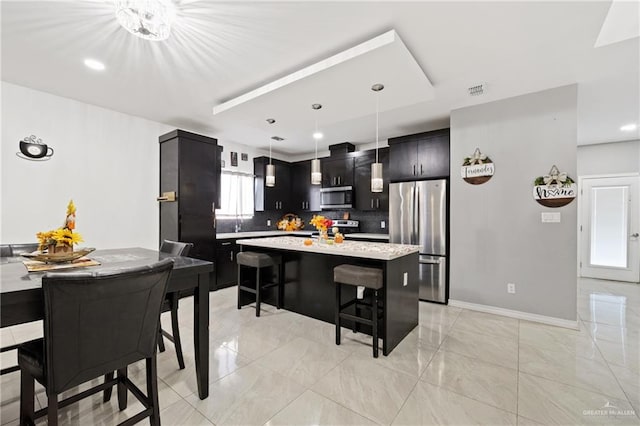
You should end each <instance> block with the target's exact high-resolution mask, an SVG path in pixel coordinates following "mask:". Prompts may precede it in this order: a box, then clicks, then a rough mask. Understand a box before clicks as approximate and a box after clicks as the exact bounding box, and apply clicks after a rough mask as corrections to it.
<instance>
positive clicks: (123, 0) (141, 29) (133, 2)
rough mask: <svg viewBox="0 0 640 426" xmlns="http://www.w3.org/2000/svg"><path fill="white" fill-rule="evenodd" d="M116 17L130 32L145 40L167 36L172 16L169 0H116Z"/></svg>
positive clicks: (172, 11)
mask: <svg viewBox="0 0 640 426" xmlns="http://www.w3.org/2000/svg"><path fill="white" fill-rule="evenodd" d="M116 18H118V23H120V25H122V26H123V27H124V28H125V29H126V30H127V31H129V32H130V33H131V34H134V35H137V36H138V37H141V38H143V39H145V40H152V41H161V40H166V39H168V38H169V34H170V33H171V23H172V22H173V18H174V10H173V4H172V3H171V1H170V0H116Z"/></svg>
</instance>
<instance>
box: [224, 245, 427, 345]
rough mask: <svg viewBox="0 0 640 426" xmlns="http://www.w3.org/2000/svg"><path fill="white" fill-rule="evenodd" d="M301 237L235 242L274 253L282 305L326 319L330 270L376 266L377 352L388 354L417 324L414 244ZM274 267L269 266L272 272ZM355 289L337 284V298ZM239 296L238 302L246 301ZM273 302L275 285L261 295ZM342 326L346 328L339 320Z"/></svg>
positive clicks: (331, 294)
mask: <svg viewBox="0 0 640 426" xmlns="http://www.w3.org/2000/svg"><path fill="white" fill-rule="evenodd" d="M304 241H305V238H300V237H291V236H287V237H270V238H257V239H245V240H238V241H237V242H236V243H237V244H238V245H240V246H242V250H243V251H259V252H265V253H274V254H279V255H281V256H282V258H283V264H284V268H283V269H284V283H285V285H284V304H283V306H284V308H285V309H287V310H290V311H293V312H297V313H299V314H302V315H306V316H308V317H312V318H316V319H319V320H322V321H326V322H329V323H333V322H334V309H335V284H334V283H333V268H334V267H335V266H338V265H342V264H353V265H358V266H366V267H373V268H380V269H382V271H383V277H384V286H383V295H382V300H383V304H384V308H385V309H384V312H385V313H384V317H383V319H382V321H381V322H380V328H381V329H380V330H379V336H381V337H382V338H383V339H384V345H383V353H384V355H388V354H389V353H390V352H391V351H392V350H393V348H395V347H396V346H397V345H398V343H400V342H401V341H402V339H404V337H405V336H406V335H407V334H409V332H411V330H413V329H414V328H415V326H417V325H418V276H417V275H418V246H410V245H402V244H388V243H377V242H363V241H344V242H343V243H342V244H326V243H320V242H319V241H318V240H315V239H314V240H313V243H312V244H311V245H305V244H304ZM276 272H277V271H275V270H274V274H275V273H276ZM355 294H356V288H355V287H353V286H342V300H350V299H352V298H353V297H355ZM250 296H251V295H246V294H243V295H242V297H241V301H242V304H246V303H251V302H252V301H253V299H251V297H250ZM264 301H265V302H266V303H270V304H273V305H275V289H273V292H271V293H269V292H268V291H267V293H266V294H265V296H264ZM343 326H344V327H347V328H349V327H352V324H351V323H350V322H349V321H346V320H344V321H343ZM358 331H360V332H363V333H367V334H371V328H370V327H367V326H364V325H358Z"/></svg>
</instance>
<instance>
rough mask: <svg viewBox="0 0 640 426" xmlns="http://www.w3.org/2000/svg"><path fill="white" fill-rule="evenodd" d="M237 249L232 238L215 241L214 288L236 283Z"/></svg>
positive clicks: (238, 249)
mask: <svg viewBox="0 0 640 426" xmlns="http://www.w3.org/2000/svg"><path fill="white" fill-rule="evenodd" d="M238 251H240V248H239V247H238V245H237V244H236V240H234V239H229V240H226V239H225V240H218V241H217V242H216V289H221V288H225V287H231V286H233V285H236V281H237V267H236V255H237V254H238Z"/></svg>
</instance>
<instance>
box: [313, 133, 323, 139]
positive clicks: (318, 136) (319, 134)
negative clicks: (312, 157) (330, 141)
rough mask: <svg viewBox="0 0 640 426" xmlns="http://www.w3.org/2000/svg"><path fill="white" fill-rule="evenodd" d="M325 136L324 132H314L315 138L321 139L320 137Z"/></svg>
mask: <svg viewBox="0 0 640 426" xmlns="http://www.w3.org/2000/svg"><path fill="white" fill-rule="evenodd" d="M323 136H324V135H323V134H322V132H313V138H314V139H315V140H320V139H322V137H323Z"/></svg>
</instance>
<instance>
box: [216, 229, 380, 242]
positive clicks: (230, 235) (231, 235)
mask: <svg viewBox="0 0 640 426" xmlns="http://www.w3.org/2000/svg"><path fill="white" fill-rule="evenodd" d="M312 232H313V231H312V230H307V231H249V232H225V233H220V234H216V238H217V239H218V240H235V239H239V238H261V237H281V236H286V235H293V236H297V237H309V236H311V233H312ZM344 236H345V239H347V240H357V239H359V238H361V239H366V240H380V241H389V234H371V233H366V232H354V233H352V234H344Z"/></svg>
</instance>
